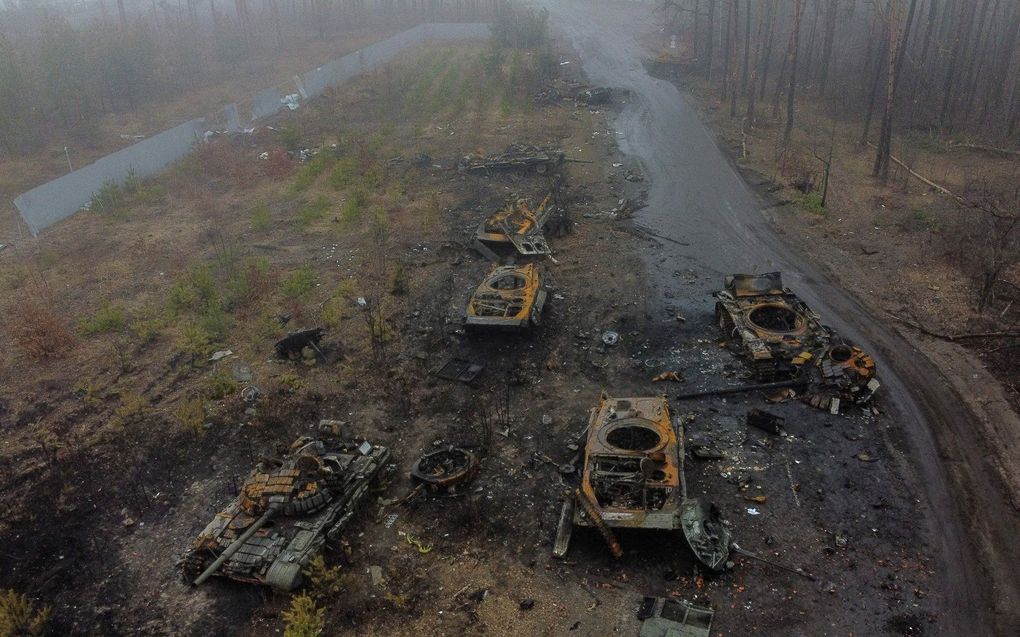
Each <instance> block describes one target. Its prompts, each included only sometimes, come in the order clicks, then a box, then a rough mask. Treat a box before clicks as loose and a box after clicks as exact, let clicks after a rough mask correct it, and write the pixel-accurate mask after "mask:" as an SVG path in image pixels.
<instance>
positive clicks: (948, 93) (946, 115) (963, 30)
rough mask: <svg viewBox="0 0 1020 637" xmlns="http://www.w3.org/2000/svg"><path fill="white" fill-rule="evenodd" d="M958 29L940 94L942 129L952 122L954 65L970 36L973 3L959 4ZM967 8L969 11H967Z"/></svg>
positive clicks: (957, 61) (946, 128) (949, 125)
mask: <svg viewBox="0 0 1020 637" xmlns="http://www.w3.org/2000/svg"><path fill="white" fill-rule="evenodd" d="M960 6H961V7H962V8H961V9H960V20H959V25H960V30H958V31H957V32H956V36H955V38H954V41H953V52H952V53H951V54H950V55H949V64H948V65H947V66H946V81H945V88H944V92H943V95H942V110H941V112H940V113H939V127H940V128H942V129H943V130H949V129H950V128H952V125H953V122H952V118H953V108H952V106H953V90H954V89H955V87H956V67H957V64H958V63H959V60H960V50H961V49H962V48H966V46H967V41H968V40H969V36H970V29H971V25H972V24H973V22H974V13H975V11H974V5H973V4H971V3H969V2H963V3H961V5H960ZM968 8H969V11H968ZM964 25H966V26H964Z"/></svg>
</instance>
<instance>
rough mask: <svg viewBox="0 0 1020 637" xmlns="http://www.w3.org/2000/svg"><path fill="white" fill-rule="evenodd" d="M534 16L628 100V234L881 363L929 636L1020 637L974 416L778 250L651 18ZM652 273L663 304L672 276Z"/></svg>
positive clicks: (569, 4)
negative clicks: (735, 278) (657, 49)
mask: <svg viewBox="0 0 1020 637" xmlns="http://www.w3.org/2000/svg"><path fill="white" fill-rule="evenodd" d="M542 4H543V5H544V6H545V7H546V8H547V9H548V10H549V11H550V17H551V20H552V24H553V26H554V27H555V28H557V29H559V30H560V31H561V32H562V33H563V34H564V35H565V36H566V37H567V38H568V39H569V40H570V41H571V42H572V43H573V45H574V47H575V50H577V51H578V53H579V55H580V56H581V58H582V65H583V67H584V70H585V72H586V73H587V75H588V77H589V78H590V79H591V81H592V82H594V83H596V84H598V85H605V86H612V87H619V88H624V89H627V90H628V91H629V92H630V100H629V103H628V104H627V106H626V108H624V110H623V111H622V112H621V113H620V114H619V115H618V116H616V117H615V119H614V121H613V125H614V129H615V130H616V131H617V140H618V142H619V145H620V149H621V150H622V151H623V152H624V153H625V154H627V155H630V156H632V157H634V158H636V159H637V160H639V161H640V162H641V164H642V167H643V168H644V171H645V174H646V175H647V176H648V178H649V181H650V189H649V192H648V200H647V203H648V205H647V207H646V208H644V209H643V210H641V211H639V212H638V214H637V216H636V219H635V221H636V222H637V223H638V224H640V225H641V226H643V227H646V228H648V229H650V231H651V232H652V233H654V234H655V235H657V236H661V237H662V238H663V239H665V240H666V243H665V244H663V252H662V253H659V254H657V255H656V259H658V260H661V259H662V257H663V256H664V255H666V256H669V257H670V258H671V259H674V262H676V263H680V262H681V261H682V262H685V263H687V264H688V265H690V266H693V267H696V268H697V269H698V270H700V273H701V274H703V275H712V276H705V277H704V278H703V280H704V281H709V280H715V281H719V282H721V280H722V276H723V275H724V274H729V273H732V272H738V271H766V270H781V271H783V273H784V277H786V278H787V280H788V281H789V282H790V284H791V287H793V288H794V289H796V290H797V292H798V293H799V294H800V295H801V296H802V297H803V298H804V299H805V300H806V301H807V302H808V303H809V304H810V305H811V306H812V307H814V308H816V309H817V310H818V311H819V312H820V313H821V315H822V316H823V317H826V318H828V319H829V320H830V322H831V324H832V325H833V326H834V327H836V328H837V329H838V330H839V331H840V332H841V333H843V334H845V335H846V336H847V337H849V338H850V339H852V340H855V341H857V342H859V343H860V344H861V345H862V346H863V347H865V348H866V349H868V350H869V351H871V352H873V353H874V354H875V355H876V358H878V359H879V365H880V368H881V370H882V372H881V375H882V381H883V384H884V385H885V387H884V391H885V401H884V404H885V405H888V406H889V407H891V412H892V417H893V421H894V423H895V425H896V431H897V432H898V433H899V434H900V435H902V436H903V438H904V440H905V443H906V451H907V453H908V454H909V455H908V457H907V459H906V463H903V462H901V463H900V464H901V466H900V467H899V470H900V471H901V472H902V473H904V474H907V475H908V476H909V477H912V478H913V480H912V482H913V483H914V484H913V488H914V489H915V490H916V491H917V496H918V497H919V499H920V502H921V503H922V505H923V510H924V514H925V517H924V519H923V521H920V522H919V523H921V524H924V525H926V527H927V533H926V534H925V535H926V537H929V538H930V540H931V542H932V545H933V546H934V547H935V549H936V552H937V553H936V566H937V568H938V573H937V575H936V583H937V585H938V586H939V587H940V589H941V590H940V593H941V599H942V600H943V601H944V607H943V609H942V612H941V613H940V617H939V621H940V624H941V625H940V627H939V628H938V629H937V631H936V632H937V633H938V634H952V635H959V634H967V633H970V634H1016V633H1015V632H1013V628H1014V627H1016V624H1017V622H1018V617H1017V615H1016V613H1017V611H1016V609H1017V608H1018V605H1020V584H1018V581H1017V578H1016V577H1014V573H1013V568H1014V567H1018V566H1020V551H1018V549H1017V548H1016V542H1015V538H1016V537H1017V536H1018V532H1017V531H1018V528H1017V527H1018V526H1020V525H1017V522H1016V517H1015V516H1014V515H1013V510H1012V509H1011V508H1010V498H1009V493H1008V489H1007V488H1006V487H1005V485H1004V484H1002V481H1001V480H1000V478H999V475H998V474H997V472H996V470H995V467H994V466H993V463H992V462H991V461H990V460H989V458H990V454H989V451H990V450H989V449H988V442H987V441H986V440H984V439H983V438H982V437H981V436H979V435H976V433H975V427H974V426H973V425H972V424H970V423H973V422H974V420H975V416H974V414H973V413H971V412H970V410H969V409H967V408H966V406H965V404H964V403H963V401H962V400H961V398H960V397H959V396H958V395H957V394H955V392H954V391H953V390H952V389H951V387H950V385H949V383H948V382H947V381H946V380H945V379H944V378H943V376H942V374H941V372H940V371H939V370H938V369H937V368H936V367H935V366H934V365H933V364H932V363H931V362H930V361H929V360H928V359H927V358H925V356H924V355H923V354H921V353H920V352H918V351H916V350H915V349H914V348H913V347H912V346H911V345H910V344H909V343H908V342H907V341H906V340H905V339H904V338H903V337H902V336H900V335H899V334H898V333H897V332H895V331H894V330H893V329H891V328H889V327H887V326H885V325H883V324H881V323H879V322H878V321H876V320H874V319H873V318H872V317H871V316H869V314H868V312H867V311H866V310H865V309H864V308H863V307H862V306H861V304H859V303H858V302H856V301H855V300H853V299H852V298H850V297H849V296H847V295H846V294H845V293H843V292H842V291H841V290H840V289H838V288H837V287H836V286H834V285H833V284H832V283H830V282H829V281H828V279H827V278H826V277H825V276H824V275H823V274H821V273H820V272H818V271H817V269H816V268H814V267H813V266H811V265H810V264H809V263H808V262H807V261H806V260H805V259H804V258H802V257H801V256H800V255H798V254H796V253H795V252H794V251H792V250H791V249H790V248H789V247H788V246H787V245H785V244H784V243H783V241H782V240H781V239H780V238H779V236H778V235H777V234H776V232H775V231H774V229H773V228H772V227H771V225H770V224H769V222H768V221H767V219H766V218H765V216H764V215H762V214H761V212H760V210H761V209H762V208H763V207H765V206H766V205H767V204H763V202H762V200H761V198H759V196H758V195H756V194H754V193H753V192H752V191H751V190H750V189H749V188H748V186H747V185H746V184H745V183H744V181H743V178H742V177H741V176H740V175H739V174H738V173H737V171H736V169H735V168H734V166H733V165H732V164H731V163H730V162H729V160H727V158H726V157H725V155H724V154H723V152H722V151H721V150H720V149H719V148H718V146H717V144H716V142H715V139H714V137H713V135H712V134H711V132H710V131H709V130H708V129H707V127H706V126H705V125H704V124H703V123H702V122H701V120H700V116H699V114H698V113H697V111H696V110H695V109H694V108H692V107H691V106H690V105H688V104H687V103H686V102H685V99H684V97H683V96H682V95H681V93H680V91H678V90H677V88H676V87H675V86H673V85H672V84H670V83H668V82H665V81H663V80H658V79H655V78H653V77H651V76H650V75H648V73H647V72H646V71H645V69H644V68H643V67H642V62H643V60H644V59H645V58H647V57H648V52H647V51H645V49H644V47H643V46H642V44H641V43H640V40H639V36H640V35H641V34H644V33H653V32H654V31H655V30H656V29H657V25H656V23H655V15H654V13H653V12H652V7H651V6H650V5H644V4H629V3H600V4H596V5H594V6H593V5H591V4H585V3H580V2H576V1H574V0H556V1H555V2H553V1H551V0H546V1H545V2H543V3H542ZM647 265H648V272H649V276H650V278H651V280H652V281H653V282H654V283H655V288H656V290H657V292H658V293H660V294H661V291H662V289H663V288H665V286H666V283H665V281H666V280H667V277H668V276H669V274H670V273H669V272H663V271H662V268H657V267H654V264H653V263H652V262H650V261H649V262H647ZM691 291H692V292H693V293H694V294H692V295H691V298H690V299H689V300H688V301H687V302H688V303H691V304H692V306H698V305H704V304H707V303H709V299H710V296H709V295H710V293H711V292H712V286H711V285H708V284H705V283H699V284H698V285H695V286H692V288H691ZM662 302H663V303H665V299H662ZM700 309H702V310H703V308H700ZM908 388H909V389H908ZM898 457H902V456H899V455H898ZM910 474H913V475H912V476H910ZM989 611H991V612H992V613H993V616H992V617H989V615H988V612H989Z"/></svg>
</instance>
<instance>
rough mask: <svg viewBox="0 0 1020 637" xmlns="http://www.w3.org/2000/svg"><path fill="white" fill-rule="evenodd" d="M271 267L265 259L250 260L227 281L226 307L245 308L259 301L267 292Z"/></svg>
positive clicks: (270, 278) (270, 277)
mask: <svg viewBox="0 0 1020 637" xmlns="http://www.w3.org/2000/svg"><path fill="white" fill-rule="evenodd" d="M272 278H273V277H272V265H271V264H270V263H269V259H267V258H266V257H256V258H250V259H248V260H246V261H245V264H244V267H243V268H241V269H240V270H238V271H237V272H235V273H234V275H233V276H231V277H230V278H229V279H227V282H226V287H227V295H228V307H229V308H237V307H246V306H250V305H254V304H255V303H257V302H258V301H260V300H261V299H262V298H263V297H264V296H265V295H266V293H267V292H268V291H269V286H270V282H271V280H272Z"/></svg>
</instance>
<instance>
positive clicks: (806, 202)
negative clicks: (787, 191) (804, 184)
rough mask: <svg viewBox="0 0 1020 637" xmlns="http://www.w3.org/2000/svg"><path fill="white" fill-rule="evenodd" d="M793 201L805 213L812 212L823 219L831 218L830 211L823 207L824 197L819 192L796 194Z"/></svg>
mask: <svg viewBox="0 0 1020 637" xmlns="http://www.w3.org/2000/svg"><path fill="white" fill-rule="evenodd" d="M793 201H794V203H796V204H797V207H798V208H800V209H801V210H803V211H804V212H810V213H811V214H816V215H819V216H821V217H828V216H829V211H828V210H827V209H826V208H825V206H823V205H822V195H820V194H819V193H817V192H808V193H803V194H802V193H800V192H797V193H794V196H793Z"/></svg>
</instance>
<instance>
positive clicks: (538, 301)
mask: <svg viewBox="0 0 1020 637" xmlns="http://www.w3.org/2000/svg"><path fill="white" fill-rule="evenodd" d="M545 299H546V291H545V290H544V289H543V288H542V274H541V272H540V271H539V269H538V266H536V265H535V264H534V263H529V264H527V265H504V266H495V267H494V268H492V270H490V271H489V273H488V274H486V275H485V279H483V280H482V282H481V284H480V285H479V286H478V288H477V289H476V290H475V292H474V294H472V295H471V299H470V300H469V301H468V306H467V311H466V317H465V319H464V324H465V325H466V326H467V327H468V328H469V329H472V330H477V329H485V328H503V329H511V330H522V329H526V328H528V327H530V326H532V325H538V324H539V323H540V322H541V318H542V309H543V308H544V307H545Z"/></svg>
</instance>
